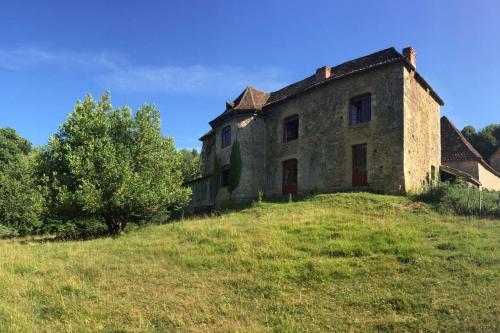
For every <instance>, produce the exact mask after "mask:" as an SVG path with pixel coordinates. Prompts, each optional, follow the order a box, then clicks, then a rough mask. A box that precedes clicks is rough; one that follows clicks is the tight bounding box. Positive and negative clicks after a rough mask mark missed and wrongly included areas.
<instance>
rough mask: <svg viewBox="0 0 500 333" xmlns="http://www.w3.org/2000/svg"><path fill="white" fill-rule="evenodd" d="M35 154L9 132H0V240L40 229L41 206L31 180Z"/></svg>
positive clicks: (42, 207)
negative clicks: (0, 238)
mask: <svg viewBox="0 0 500 333" xmlns="http://www.w3.org/2000/svg"><path fill="white" fill-rule="evenodd" d="M36 153H37V152H36V151H35V152H32V151H31V143H30V142H29V141H28V140H26V139H24V138H22V137H20V136H19V135H18V134H17V133H16V132H15V131H14V130H13V129H11V128H1V129H0V237H2V236H13V235H26V234H28V233H32V232H34V231H35V230H36V229H37V228H38V227H40V225H41V219H40V215H41V214H42V211H43V209H44V202H43V197H42V192H41V190H40V188H39V186H37V183H36V177H35V167H36Z"/></svg>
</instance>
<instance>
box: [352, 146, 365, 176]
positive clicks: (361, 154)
mask: <svg viewBox="0 0 500 333" xmlns="http://www.w3.org/2000/svg"><path fill="white" fill-rule="evenodd" d="M367 185H368V177H367V163H366V144H361V145H355V146H352V186H367Z"/></svg>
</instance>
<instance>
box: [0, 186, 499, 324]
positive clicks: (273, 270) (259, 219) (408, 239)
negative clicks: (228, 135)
mask: <svg viewBox="0 0 500 333" xmlns="http://www.w3.org/2000/svg"><path fill="white" fill-rule="evenodd" d="M499 258H500V232H499V223H498V220H492V219H475V218H463V217H460V216H456V215H452V216H443V215H439V214H436V213H435V212H433V211H432V210H430V209H428V205H425V204H421V203H418V204H417V203H415V202H412V201H411V200H409V199H408V198H407V197H403V196H391V195H376V194H371V193H337V194H328V195H317V196H313V197H309V198H307V200H296V201H295V202H294V203H291V204H287V203H286V202H267V201H266V200H264V201H263V202H262V203H261V204H259V205H254V206H253V207H251V206H247V208H242V209H239V210H231V211H227V212H226V213H222V214H216V215H211V216H201V217H193V218H188V219H187V220H185V221H179V223H171V224H166V225H151V226H147V227H145V228H141V229H138V230H134V231H131V232H129V233H127V235H125V236H123V237H120V238H118V239H109V238H108V239H97V240H94V241H91V242H72V241H69V242H56V243H47V242H38V241H30V240H29V239H23V240H22V241H21V240H8V241H5V240H4V241H0V295H1V297H0V332H39V331H42V332H100V331H107V332H239V331H241V332H498V327H499V323H500V319H499V316H498V314H499V311H500V304H499V302H498V295H499V292H500V274H499Z"/></svg>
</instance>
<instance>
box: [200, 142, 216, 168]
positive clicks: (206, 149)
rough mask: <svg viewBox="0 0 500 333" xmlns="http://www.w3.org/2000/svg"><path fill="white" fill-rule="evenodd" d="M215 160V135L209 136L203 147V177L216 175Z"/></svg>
mask: <svg viewBox="0 0 500 333" xmlns="http://www.w3.org/2000/svg"><path fill="white" fill-rule="evenodd" d="M214 158H215V135H212V136H209V137H207V138H205V140H203V144H202V147H201V175H202V176H209V175H213V173H214Z"/></svg>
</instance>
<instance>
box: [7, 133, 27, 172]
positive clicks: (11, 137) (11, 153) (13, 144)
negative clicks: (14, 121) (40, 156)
mask: <svg viewBox="0 0 500 333" xmlns="http://www.w3.org/2000/svg"><path fill="white" fill-rule="evenodd" d="M30 151H31V143H30V142H29V141H28V140H26V139H24V138H22V137H20V136H19V135H18V134H17V133H16V131H14V130H13V129H12V128H0V169H1V168H2V167H3V165H5V164H7V163H9V162H16V161H17V158H18V156H20V155H28V153H29V152H30Z"/></svg>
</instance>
